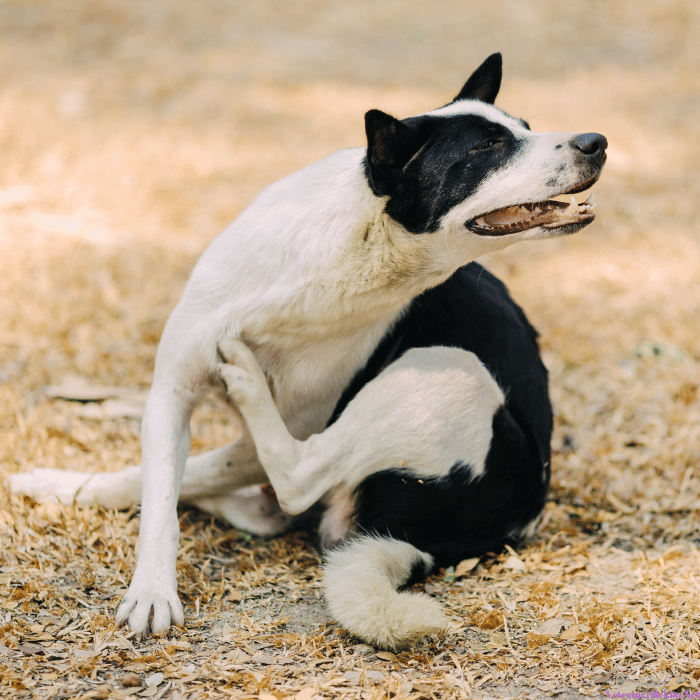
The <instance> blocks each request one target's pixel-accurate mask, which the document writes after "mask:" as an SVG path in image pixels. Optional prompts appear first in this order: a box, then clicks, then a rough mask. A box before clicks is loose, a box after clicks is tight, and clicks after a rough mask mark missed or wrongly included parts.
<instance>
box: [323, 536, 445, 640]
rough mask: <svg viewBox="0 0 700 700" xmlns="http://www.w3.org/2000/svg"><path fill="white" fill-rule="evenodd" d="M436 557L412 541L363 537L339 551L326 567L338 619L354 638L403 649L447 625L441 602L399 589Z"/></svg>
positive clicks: (332, 608) (329, 596) (330, 599)
mask: <svg viewBox="0 0 700 700" xmlns="http://www.w3.org/2000/svg"><path fill="white" fill-rule="evenodd" d="M432 568H433V558H432V557H431V556H430V555H429V554H426V553H425V552H421V551H420V550H419V549H416V547H414V546H413V545H411V544H409V543H408V542H401V541H400V540H395V539H392V538H389V537H372V536H362V537H358V538H356V539H353V540H350V542H349V543H347V544H345V545H343V546H341V547H340V548H338V549H336V550H333V551H332V552H330V554H328V555H327V558H326V563H325V566H324V587H325V593H326V600H327V602H328V608H329V610H330V612H331V614H332V615H333V617H334V618H335V619H336V620H337V621H338V622H340V624H341V625H343V627H345V628H346V629H347V630H348V631H349V632H351V633H352V634H355V635H357V636H358V637H360V638H361V639H364V640H365V641H367V642H369V643H371V644H374V645H375V646H379V647H383V648H386V649H398V648H401V647H405V646H407V645H409V644H411V643H412V642H415V641H417V640H419V639H420V638H421V637H425V636H426V635H429V634H437V633H439V632H441V631H443V630H444V629H445V628H446V627H447V618H446V617H445V615H444V614H443V612H442V608H441V607H440V604H439V603H438V602H437V601H436V600H433V599H432V598H430V597H429V596H427V595H425V594H424V593H411V592H409V591H399V590H397V589H398V588H399V587H401V586H403V585H405V584H406V583H407V582H408V581H409V580H410V579H411V578H413V577H414V576H415V575H416V574H421V575H425V574H427V573H428V572H429V571H430V570H431V569H432Z"/></svg>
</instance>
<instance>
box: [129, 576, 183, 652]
mask: <svg viewBox="0 0 700 700" xmlns="http://www.w3.org/2000/svg"><path fill="white" fill-rule="evenodd" d="M184 622H185V615H184V613H183V611H182V603H180V599H179V598H178V597H177V591H175V590H174V589H173V590H168V587H167V586H165V587H164V586H159V585H151V584H149V583H148V582H147V581H144V580H143V577H141V576H139V574H138V571H137V573H136V574H135V575H134V580H133V581H132V582H131V585H130V586H129V590H128V591H127V592H126V595H125V596H124V599H123V600H122V602H121V605H120V606H119V609H118V610H117V616H116V623H117V625H118V626H119V625H123V624H124V623H128V625H129V627H130V628H131V629H132V630H133V631H134V632H136V635H137V636H138V637H141V638H144V637H147V636H148V635H149V633H151V632H152V633H153V634H161V633H163V632H165V630H167V629H168V627H170V626H171V625H180V626H182V625H183V624H184Z"/></svg>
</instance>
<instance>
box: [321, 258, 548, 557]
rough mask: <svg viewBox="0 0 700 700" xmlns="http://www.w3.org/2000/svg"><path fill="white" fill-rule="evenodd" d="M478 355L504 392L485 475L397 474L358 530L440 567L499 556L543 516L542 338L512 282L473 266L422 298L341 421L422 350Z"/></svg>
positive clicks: (362, 378) (465, 469)
mask: <svg viewBox="0 0 700 700" xmlns="http://www.w3.org/2000/svg"><path fill="white" fill-rule="evenodd" d="M437 345H444V346H449V347H459V348H463V349H465V350H469V351H471V352H473V353H474V354H475V355H476V356H477V357H478V358H479V359H480V360H481V362H482V363H483V364H484V365H485V366H486V368H487V369H488V370H489V371H490V372H491V374H492V376H493V377H494V379H495V380H496V382H497V383H498V385H499V386H500V387H501V389H502V390H503V393H504V395H505V405H504V406H503V407H502V408H501V409H499V411H497V413H496V415H495V416H494V419H493V433H494V437H493V441H492V445H491V449H490V451H489V454H488V457H487V460H486V470H485V473H484V474H483V475H482V476H481V477H480V478H478V479H476V480H472V479H471V475H470V470H469V465H462V464H456V465H452V468H451V470H450V472H449V474H448V475H447V476H445V477H442V478H440V479H430V480H425V479H424V480H423V482H424V483H422V484H421V483H419V482H418V480H417V479H416V478H414V477H411V476H407V475H406V474H404V473H401V472H400V471H396V470H389V471H383V472H379V473H376V474H373V475H372V476H370V477H368V478H367V479H365V481H363V482H362V484H360V486H359V487H358V496H359V497H358V500H357V504H358V505H357V512H356V515H357V525H358V531H360V532H362V531H365V532H376V533H378V534H381V535H391V536H392V537H396V538H397V539H402V540H406V541H408V542H410V543H411V544H413V545H414V546H416V547H418V548H419V549H421V550H422V551H425V552H429V553H430V554H432V555H433V556H434V557H436V559H437V560H438V563H439V564H450V563H455V562H456V561H459V560H460V559H463V558H466V557H469V556H472V555H476V554H481V553H483V552H485V551H488V550H490V549H498V548H499V547H502V546H503V544H504V543H506V542H508V543H509V542H511V541H512V540H513V538H512V537H511V533H512V532H513V530H517V529H519V528H521V527H523V526H525V525H526V524H527V523H528V522H530V521H531V520H532V519H533V518H535V517H536V516H537V515H538V514H539V513H540V511H541V510H542V508H543V506H544V502H545V498H546V494H547V490H548V486H549V460H550V439H551V434H552V409H551V405H550V401H549V392H548V386H547V370H546V369H545V367H544V365H543V364H542V361H541V359H540V355H539V348H538V346H537V333H536V332H535V330H534V328H533V327H532V326H531V325H530V323H529V322H528V320H527V318H526V317H525V314H524V313H523V311H522V309H521V308H520V307H519V306H518V305H517V304H516V303H515V302H514V301H513V300H512V299H511V297H510V295H509V294H508V291H507V289H506V287H505V285H504V284H503V283H502V282H500V281H499V280H498V279H496V277H494V276H493V275H492V274H491V273H489V272H487V271H486V270H485V269H484V268H483V267H482V266H481V265H479V264H477V263H471V264H469V265H467V266H466V267H463V268H461V269H460V270H458V271H457V272H456V273H455V274H454V275H453V276H452V277H451V278H450V279H448V280H447V281H446V282H444V283H443V284H441V285H439V286H438V287H435V288H434V289H430V290H428V291H426V292H424V293H423V294H421V295H420V296H419V297H417V298H416V299H414V300H413V302H412V303H411V305H410V307H409V309H408V311H407V312H406V313H405V314H404V316H403V317H402V318H401V319H400V320H399V321H398V322H397V323H396V324H395V326H394V328H393V329H392V330H391V331H390V332H389V333H388V334H387V336H386V337H385V338H384V339H383V340H382V342H381V343H380V344H379V345H378V347H377V349H376V350H375V352H374V353H373V355H372V356H371V357H370V359H369V361H368V362H367V364H366V366H365V367H364V368H363V369H362V370H361V371H360V372H358V373H357V375H356V376H355V377H354V378H353V380H352V382H351V383H350V385H349V386H348V388H347V389H346V390H345V392H343V394H342V396H341V398H340V401H339V402H338V405H337V406H336V409H335V411H334V414H333V417H332V418H331V421H330V422H331V423H332V422H333V421H335V420H336V419H337V417H338V416H339V415H340V414H341V413H342V411H343V410H344V409H345V407H346V406H347V404H348V403H349V402H350V401H351V400H352V398H353V397H354V396H355V395H356V394H357V392H358V391H360V389H361V388H362V387H363V386H364V385H365V384H366V383H367V382H369V381H371V380H372V379H373V378H374V377H376V376H377V374H378V373H379V372H380V371H381V369H382V368H384V367H386V366H387V365H388V364H390V363H391V362H392V361H394V360H395V359H397V358H398V357H400V356H401V355H402V354H403V353H404V352H405V351H406V350H408V349H410V348H414V347H432V346H437Z"/></svg>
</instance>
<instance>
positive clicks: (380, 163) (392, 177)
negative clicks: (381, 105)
mask: <svg viewBox="0 0 700 700" xmlns="http://www.w3.org/2000/svg"><path fill="white" fill-rule="evenodd" d="M365 132H366V134H367V178H368V179H369V184H370V186H371V188H372V191H373V192H374V194H376V195H379V196H380V197H381V196H383V195H387V194H393V193H394V192H395V190H396V185H397V184H398V179H399V175H400V173H401V169H402V168H403V166H404V165H406V163H408V161H409V160H410V159H411V156H412V155H413V153H414V151H415V143H414V142H415V134H414V133H413V131H412V130H411V129H410V128H409V127H407V126H406V125H405V124H404V123H403V122H402V121H399V120H398V119H396V118H395V117H392V116H390V115H389V114H385V113H384V112H381V111H379V110H378V109H371V110H370V111H369V112H367V114H365Z"/></svg>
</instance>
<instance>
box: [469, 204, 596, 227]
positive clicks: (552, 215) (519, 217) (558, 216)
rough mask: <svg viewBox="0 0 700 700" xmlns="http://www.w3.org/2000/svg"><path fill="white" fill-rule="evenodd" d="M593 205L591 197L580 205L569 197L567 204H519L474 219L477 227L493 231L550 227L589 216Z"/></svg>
mask: <svg viewBox="0 0 700 700" xmlns="http://www.w3.org/2000/svg"><path fill="white" fill-rule="evenodd" d="M594 206H595V205H594V204H593V198H592V196H591V197H589V198H588V199H587V200H586V201H585V202H583V203H582V204H578V203H577V202H576V198H575V197H573V196H572V197H571V201H570V203H569V204H567V203H565V202H559V201H556V200H550V201H547V202H541V203H539V204H521V205H520V206H512V207H505V208H504V209H497V210H496V211H492V212H489V213H488V214H484V215H483V216H480V217H479V218H478V219H476V222H475V223H476V224H477V225H479V226H483V227H487V228H492V229H494V230H499V229H500V230H504V231H506V230H515V229H519V230H524V229H526V228H531V227H534V226H545V227H546V226H552V225H557V224H560V223H561V222H565V221H568V220H571V221H575V220H576V219H577V218H578V217H580V216H586V215H589V214H590V213H591V211H592V209H593V207H594Z"/></svg>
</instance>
